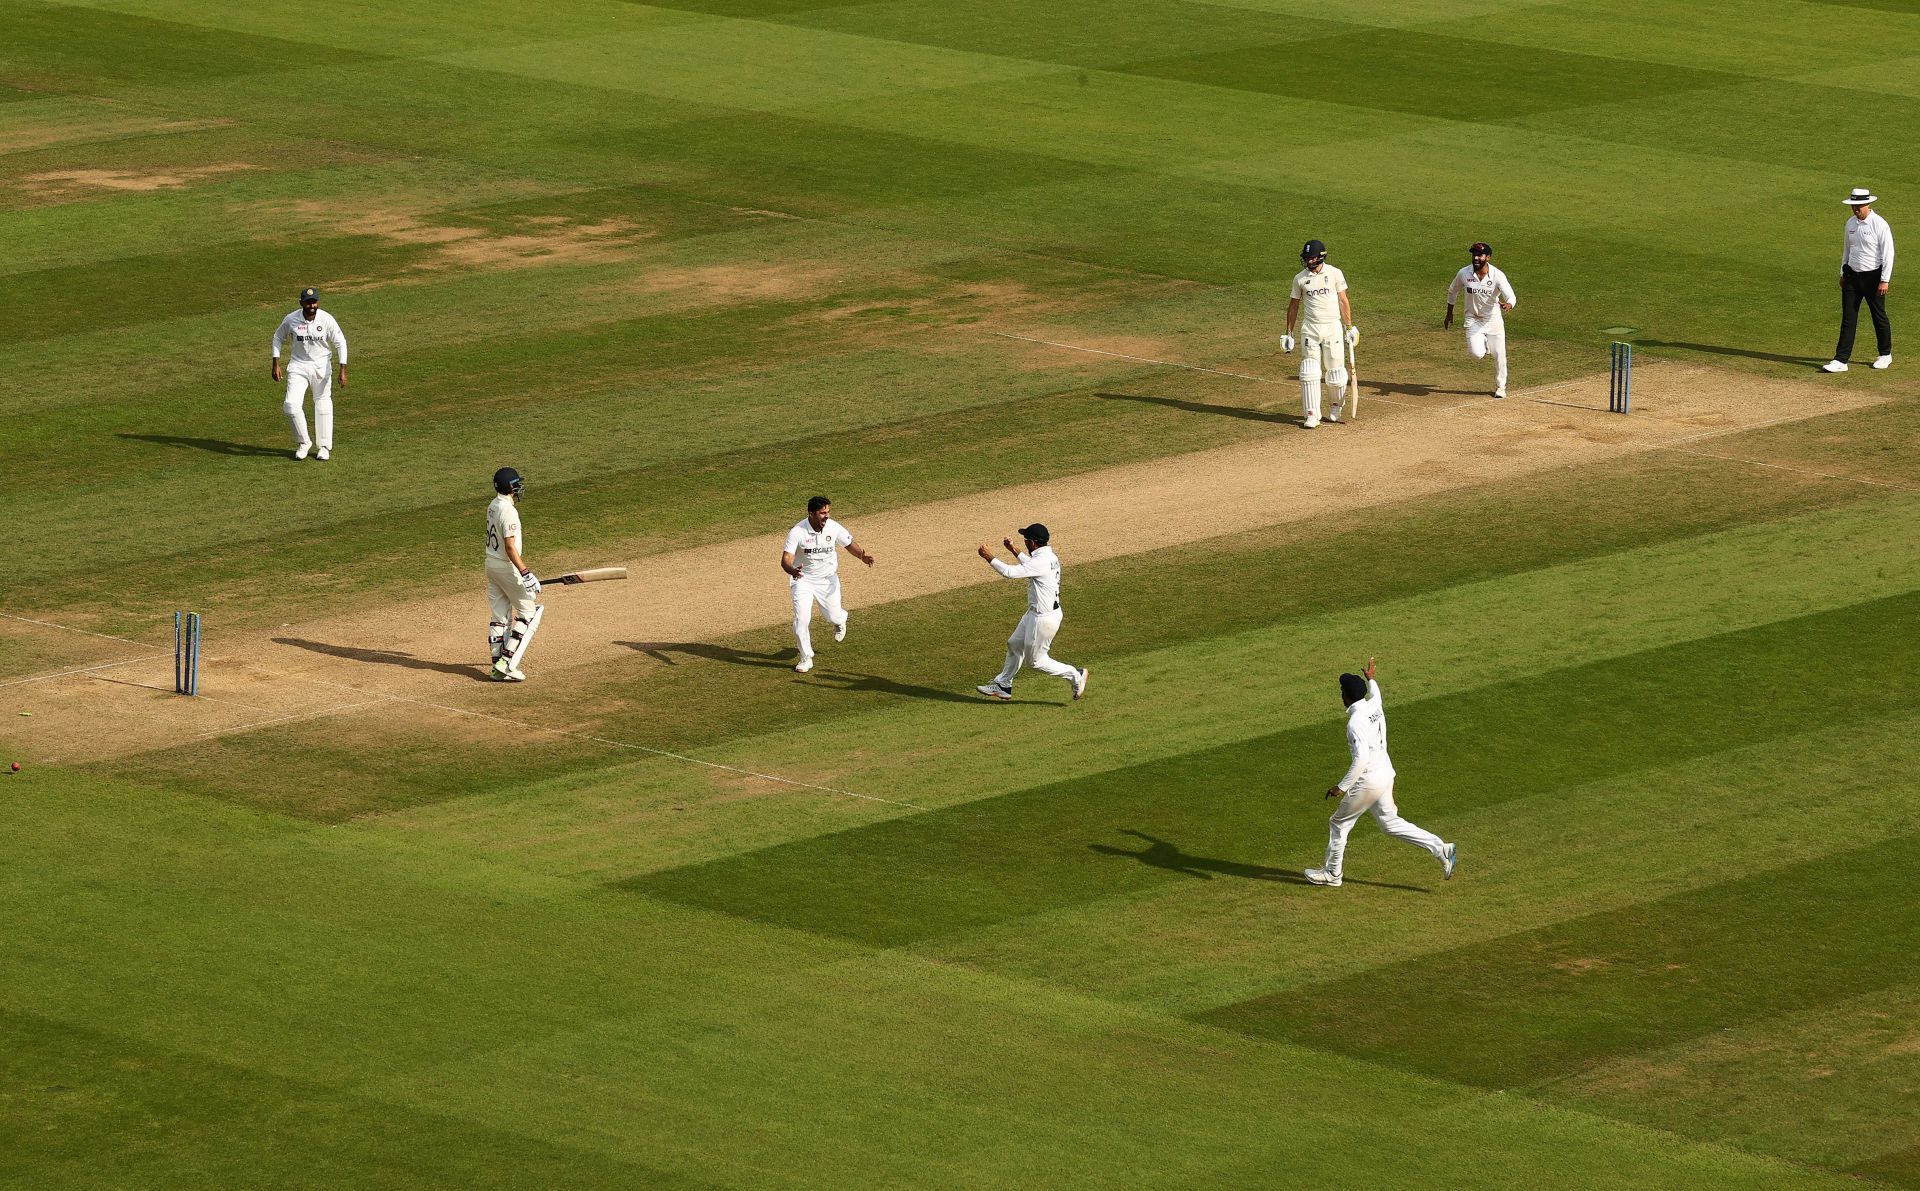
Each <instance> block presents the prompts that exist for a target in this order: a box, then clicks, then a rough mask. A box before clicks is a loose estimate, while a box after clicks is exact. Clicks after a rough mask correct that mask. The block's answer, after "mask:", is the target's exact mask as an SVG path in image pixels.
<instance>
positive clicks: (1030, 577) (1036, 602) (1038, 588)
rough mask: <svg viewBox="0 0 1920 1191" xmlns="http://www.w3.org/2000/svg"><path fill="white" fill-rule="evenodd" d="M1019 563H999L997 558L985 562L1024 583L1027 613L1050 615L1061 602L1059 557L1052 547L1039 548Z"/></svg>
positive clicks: (1024, 556)
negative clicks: (1024, 581) (1022, 580)
mask: <svg viewBox="0 0 1920 1191" xmlns="http://www.w3.org/2000/svg"><path fill="white" fill-rule="evenodd" d="M1019 557H1020V564H1019V565H1018V566H1014V565H1013V564H1011V563H1004V562H1001V561H1000V560H999V559H997V558H991V559H988V560H987V561H988V562H989V563H991V564H992V565H993V569H994V570H995V571H998V572H999V573H1000V574H1002V575H1004V576H1006V577H1007V578H1009V579H1025V580H1026V581H1027V610H1028V611H1030V612H1051V611H1053V609H1054V606H1055V605H1057V604H1058V603H1059V602H1060V556H1059V555H1057V554H1055V553H1054V552H1053V547H1051V546H1042V547H1040V548H1039V549H1038V550H1035V551H1034V552H1033V553H1032V554H1022V555H1020V556H1019Z"/></svg>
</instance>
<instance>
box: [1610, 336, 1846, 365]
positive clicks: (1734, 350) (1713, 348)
mask: <svg viewBox="0 0 1920 1191" xmlns="http://www.w3.org/2000/svg"><path fill="white" fill-rule="evenodd" d="M1633 345H1634V346H1635V347H1675V348H1679V349H1680V350H1681V351H1686V352H1703V353H1705V354H1706V355H1710V356H1741V357H1743V358H1745V359H1749V360H1770V361H1772V362H1773V363H1775V364H1808V365H1812V364H1824V363H1826V362H1827V361H1828V360H1829V359H1830V358H1831V357H1829V356H1783V355H1780V354H1779V353H1777V352H1757V351H1749V350H1748V349H1746V348H1744V347H1725V346H1723V345H1721V344H1717V343H1678V342H1675V341H1674V340H1671V339H1636V340H1634V341H1633Z"/></svg>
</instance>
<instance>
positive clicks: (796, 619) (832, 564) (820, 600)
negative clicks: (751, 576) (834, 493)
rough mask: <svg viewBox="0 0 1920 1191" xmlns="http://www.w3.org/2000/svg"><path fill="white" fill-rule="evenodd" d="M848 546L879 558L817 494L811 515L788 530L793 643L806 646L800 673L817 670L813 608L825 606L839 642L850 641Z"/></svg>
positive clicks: (784, 557)
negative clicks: (843, 581)
mask: <svg viewBox="0 0 1920 1191" xmlns="http://www.w3.org/2000/svg"><path fill="white" fill-rule="evenodd" d="M842 547H845V548H846V551H847V553H848V554H851V555H853V556H854V557H855V558H857V559H859V560H860V561H861V562H864V563H866V564H867V565H868V566H872V565H873V555H872V554H870V553H868V552H867V551H866V550H864V549H862V548H861V547H860V544H859V543H858V542H855V541H854V540H853V534H852V533H850V532H849V531H848V530H847V527H846V526H844V525H842V524H840V523H839V522H838V521H835V520H834V519H833V502H832V501H831V500H828V499H827V498H826V497H824V496H816V497H814V498H813V499H811V500H809V501H808V502H807V515H806V516H805V517H804V518H802V519H801V521H800V523H799V524H797V525H795V526H794V527H793V528H792V529H790V530H788V531H787V544H786V546H785V547H783V548H782V549H781V551H780V569H781V570H783V571H785V572H786V573H787V586H788V587H789V588H791V589H792V595H793V639H794V641H795V643H796V644H798V645H799V647H800V660H799V661H797V662H795V663H794V664H793V672H794V673H795V674H805V673H806V672H807V671H809V670H811V669H813V631H812V630H811V629H810V628H809V627H808V625H809V622H811V621H812V620H813V606H814V605H815V604H818V605H820V607H821V609H822V610H823V611H824V612H826V614H827V623H828V624H831V625H832V626H833V639H834V640H835V641H845V640H846V639H847V610H846V609H845V608H844V607H842V606H841V604H840V550H841V548H842Z"/></svg>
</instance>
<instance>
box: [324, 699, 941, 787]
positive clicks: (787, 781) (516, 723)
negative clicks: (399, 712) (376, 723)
mask: <svg viewBox="0 0 1920 1191" xmlns="http://www.w3.org/2000/svg"><path fill="white" fill-rule="evenodd" d="M298 677H299V678H300V679H301V680H302V681H305V682H310V683H314V684H316V685H318V686H330V687H336V688H338V689H340V690H346V691H359V690H360V688H359V687H355V686H348V685H347V684H345V683H341V682H328V681H327V680H326V679H324V678H312V677H308V676H306V675H299V676H298ZM381 699H383V700H387V701H391V702H395V703H413V704H417V705H418V706H421V707H431V708H433V709H435V710H437V711H447V712H452V713H453V714H455V715H469V716H473V717H474V718H475V719H483V720H492V721H494V722H495V723H500V724H509V725H511V726H513V727H515V728H528V729H531V730H533V731H535V732H550V733H552V734H553V735H555V736H571V737H573V738H575V739H576V740H590V741H593V742H594V743H595V744H604V745H607V746H609V747H612V748H618V749H631V750H632V751H634V752H637V753H648V754H651V755H652V756H655V757H666V758H668V759H669V760H674V761H684V762H686V763H687V764H689V765H699V766H703V767H705V768H707V769H718V770H721V771H723V772H726V773H736V774H739V775H741V776H742V777H752V778H759V779H760V780H761V781H766V782H774V783H777V784H779V785H782V786H794V787H796V788H798V789H802V790H818V791H819V792H820V793H822V794H837V795H840V796H841V797H843V798H858V799H860V800H862V801H864V802H884V803H886V804H887V805H888V806H904V807H906V808H907V809H909V810H916V811H925V810H931V809H933V808H931V807H925V806H921V805H920V804H919V803H917V802H902V801H901V800H899V799H897V798H881V797H880V796H879V795H877V794H861V793H858V792H856V791H853V790H842V789H840V788H839V787H838V786H822V785H817V784H815V783H813V782H803V781H800V780H799V779H798V778H791V777H781V776H780V775H778V774H774V773H761V772H759V771H758V770H754V769H741V768H740V767H739V766H736V765H722V764H721V763H720V762H718V761H703V760H701V759H700V758H699V757H689V756H687V755H686V754H685V753H674V752H668V751H667V750H666V749H657V748H649V747H648V746H646V745H644V744H630V743H628V742H627V741H624V740H612V739H609V738H607V737H605V736H595V735H593V734H592V733H590V732H576V731H574V730H573V729H571V728H550V727H548V726H547V725H545V724H535V723H529V722H528V721H526V720H516V719H509V718H508V717H506V716H504V715H494V714H493V713H492V712H487V711H470V710H468V709H467V708H465V707H454V706H452V705H451V704H447V703H435V702H434V701H433V700H431V699H418V698H415V697H414V696H412V695H382V696H381Z"/></svg>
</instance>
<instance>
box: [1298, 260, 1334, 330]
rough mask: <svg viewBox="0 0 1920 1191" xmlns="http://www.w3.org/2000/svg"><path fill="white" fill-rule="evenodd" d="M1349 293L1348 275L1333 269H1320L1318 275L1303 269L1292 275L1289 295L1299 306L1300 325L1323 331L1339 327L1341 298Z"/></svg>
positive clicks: (1329, 267)
mask: <svg viewBox="0 0 1920 1191" xmlns="http://www.w3.org/2000/svg"><path fill="white" fill-rule="evenodd" d="M1346 292H1347V275H1346V274H1345V273H1342V272H1341V271H1340V270H1338V269H1336V268H1334V267H1333V266H1332V265H1321V266H1320V271H1319V272H1318V273H1316V272H1314V271H1313V270H1311V269H1302V270H1300V271H1299V272H1298V273H1295V274H1294V275H1293V290H1292V291H1291V292H1290V293H1289V294H1288V295H1287V296H1288V297H1290V298H1295V299H1298V300H1299V302H1300V325H1301V326H1302V327H1311V326H1314V325H1315V324H1318V325H1320V326H1322V327H1338V326H1339V325H1340V298H1339V295H1341V294H1344V293H1346Z"/></svg>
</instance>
